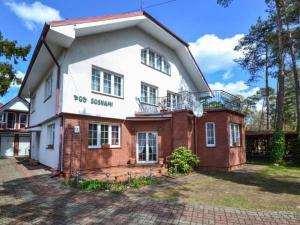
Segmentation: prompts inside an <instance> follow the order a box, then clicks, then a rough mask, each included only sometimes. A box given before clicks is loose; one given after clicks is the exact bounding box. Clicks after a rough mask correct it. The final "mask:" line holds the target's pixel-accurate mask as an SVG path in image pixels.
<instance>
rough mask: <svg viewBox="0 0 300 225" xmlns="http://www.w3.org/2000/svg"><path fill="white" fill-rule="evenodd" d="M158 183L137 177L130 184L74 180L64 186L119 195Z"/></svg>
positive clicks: (153, 179) (155, 180)
mask: <svg viewBox="0 0 300 225" xmlns="http://www.w3.org/2000/svg"><path fill="white" fill-rule="evenodd" d="M156 183H158V180H157V179H156V178H154V177H150V176H149V177H138V178H136V179H134V180H133V181H132V182H130V183H129V182H128V181H125V182H109V183H107V182H105V181H100V180H86V181H79V182H77V181H76V179H70V180H68V181H66V182H64V184H65V185H68V186H71V187H75V188H79V189H80V190H84V191H96V190H109V191H110V192H114V193H121V192H124V191H125V190H127V189H128V188H134V189H138V188H140V187H142V186H145V185H151V184H156Z"/></svg>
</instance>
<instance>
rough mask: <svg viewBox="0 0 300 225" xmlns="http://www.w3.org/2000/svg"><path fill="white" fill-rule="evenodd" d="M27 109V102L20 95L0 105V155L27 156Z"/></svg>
mask: <svg viewBox="0 0 300 225" xmlns="http://www.w3.org/2000/svg"><path fill="white" fill-rule="evenodd" d="M28 110H29V103H28V102H27V101H26V100H25V99H22V98H20V97H15V98H13V99H12V100H10V101H9V102H7V103H6V104H5V105H2V106H1V107H0V156H28V153H29V147H30V133H29V132H28V131H27V130H26V129H25V128H26V127H27V126H28V119H29V117H28Z"/></svg>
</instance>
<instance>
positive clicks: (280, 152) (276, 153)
mask: <svg viewBox="0 0 300 225" xmlns="http://www.w3.org/2000/svg"><path fill="white" fill-rule="evenodd" d="M284 156H285V135H284V132H283V131H282V130H277V131H275V133H274V135H273V137H272V141H271V162H272V163H278V164H282V163H283V162H284V161H283V158H284Z"/></svg>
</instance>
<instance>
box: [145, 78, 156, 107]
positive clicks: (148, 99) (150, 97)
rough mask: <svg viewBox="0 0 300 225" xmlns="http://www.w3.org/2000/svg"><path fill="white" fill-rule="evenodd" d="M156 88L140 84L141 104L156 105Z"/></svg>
mask: <svg viewBox="0 0 300 225" xmlns="http://www.w3.org/2000/svg"><path fill="white" fill-rule="evenodd" d="M157 93H158V88H157V87H154V86H152V85H148V84H145V83H142V85H141V102H143V103H149V104H152V105H156V104H157Z"/></svg>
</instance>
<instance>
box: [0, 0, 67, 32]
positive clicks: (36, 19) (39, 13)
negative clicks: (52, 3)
mask: <svg viewBox="0 0 300 225" xmlns="http://www.w3.org/2000/svg"><path fill="white" fill-rule="evenodd" d="M5 5H7V6H8V7H9V8H10V9H11V10H12V11H13V12H14V13H15V14H16V15H17V16H18V17H20V18H21V19H22V20H23V21H24V24H25V26H26V27H27V28H28V29H29V30H33V29H34V28H35V27H36V25H38V24H43V23H45V22H46V21H53V20H61V19H62V17H61V15H60V13H59V11H58V10H56V9H54V8H51V7H49V6H47V5H44V4H42V3H41V2H39V1H36V2H34V3H32V4H27V3H26V2H20V3H16V2H15V1H6V2H5Z"/></svg>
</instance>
